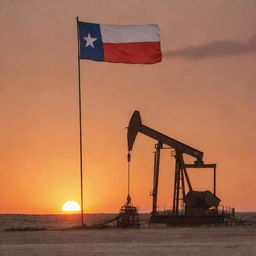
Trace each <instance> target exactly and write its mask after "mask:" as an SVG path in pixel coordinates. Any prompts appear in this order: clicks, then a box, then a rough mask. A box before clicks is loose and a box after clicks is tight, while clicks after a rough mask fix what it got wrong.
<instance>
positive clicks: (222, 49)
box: [163, 35, 256, 59]
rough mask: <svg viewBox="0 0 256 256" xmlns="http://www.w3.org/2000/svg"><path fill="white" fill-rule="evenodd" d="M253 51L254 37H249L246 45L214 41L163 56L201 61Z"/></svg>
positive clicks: (255, 48) (254, 49)
mask: <svg viewBox="0 0 256 256" xmlns="http://www.w3.org/2000/svg"><path fill="white" fill-rule="evenodd" d="M253 51H256V35H253V36H251V37H250V38H249V39H248V42H246V43H240V42H236V41H214V42H211V43H208V44H203V45H198V46H191V47H187V48H183V49H179V50H176V51H170V52H166V53H164V54H163V55H164V57H184V58H190V59H203V58H209V57H214V56H215V57H218V56H226V55H236V54H242V53H248V52H253Z"/></svg>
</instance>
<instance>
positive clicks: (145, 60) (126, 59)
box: [103, 42, 162, 64]
mask: <svg viewBox="0 0 256 256" xmlns="http://www.w3.org/2000/svg"><path fill="white" fill-rule="evenodd" d="M103 49H104V61H108V62H115V63H132V64H153V63H157V62H159V61H161V60H162V54H161V48H160V42H141V43H103Z"/></svg>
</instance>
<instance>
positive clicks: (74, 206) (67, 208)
mask: <svg viewBox="0 0 256 256" xmlns="http://www.w3.org/2000/svg"><path fill="white" fill-rule="evenodd" d="M62 211H64V212H78V211H80V205H79V204H78V203H77V202H75V201H68V202H66V203H65V204H63V206H62Z"/></svg>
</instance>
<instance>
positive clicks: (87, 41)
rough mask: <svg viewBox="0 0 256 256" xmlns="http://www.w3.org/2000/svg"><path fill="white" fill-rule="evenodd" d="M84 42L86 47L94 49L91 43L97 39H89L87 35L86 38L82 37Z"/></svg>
mask: <svg viewBox="0 0 256 256" xmlns="http://www.w3.org/2000/svg"><path fill="white" fill-rule="evenodd" d="M84 40H85V41H86V46H85V47H88V46H91V47H92V48H94V45H93V42H94V41H96V40H97V38H96V37H95V38H93V37H91V35H90V33H88V36H86V37H84Z"/></svg>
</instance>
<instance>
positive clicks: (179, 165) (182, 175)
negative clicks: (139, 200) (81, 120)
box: [127, 111, 230, 225]
mask: <svg viewBox="0 0 256 256" xmlns="http://www.w3.org/2000/svg"><path fill="white" fill-rule="evenodd" d="M138 132H140V133H142V134H144V135H146V136H148V137H150V138H152V139H154V140H156V141H157V144H156V145H155V153H154V176H153V177H154V178H153V190H152V196H153V202H152V212H151V218H150V223H167V224H170V225H176V224H196V223H198V224H200V223H223V222H224V221H225V219H226V218H227V217H229V216H230V213H227V212H224V211H222V212H221V213H219V211H218V206H219V203H220V201H221V200H220V199H219V198H218V197H217V196H216V164H204V161H203V152H201V151H199V150H197V149H195V148H193V147H191V146H188V145H186V144H184V143H182V142H179V141H177V140H175V139H173V138H171V137H168V136H166V135H164V134H162V133H160V132H158V131H156V130H153V129H151V128H149V127H147V126H145V125H143V124H142V121H141V116H140V113H139V111H134V113H133V115H132V117H131V119H130V122H129V126H128V133H127V139H128V161H130V159H131V155H130V153H131V151H132V149H133V145H134V142H135V139H136V136H137V133H138ZM163 145H167V146H169V147H170V148H171V149H172V150H174V151H175V175H174V191H173V201H172V209H171V210H169V211H164V212H160V211H158V210H157V196H158V179H159V166H160V152H161V149H163V148H164V147H163ZM184 154H186V155H189V156H191V157H193V158H194V159H195V161H194V163H193V164H186V163H185V162H184V158H183V155H184ZM187 168H212V169H213V193H212V192H210V191H209V190H207V191H195V190H193V187H192V184H191V182H190V179H189V175H188V172H187ZM185 182H186V184H187V187H188V190H189V191H188V192H187V193H186V191H185V189H186V184H185ZM182 205H185V209H184V210H183V209H182V208H181V206H182Z"/></svg>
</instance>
